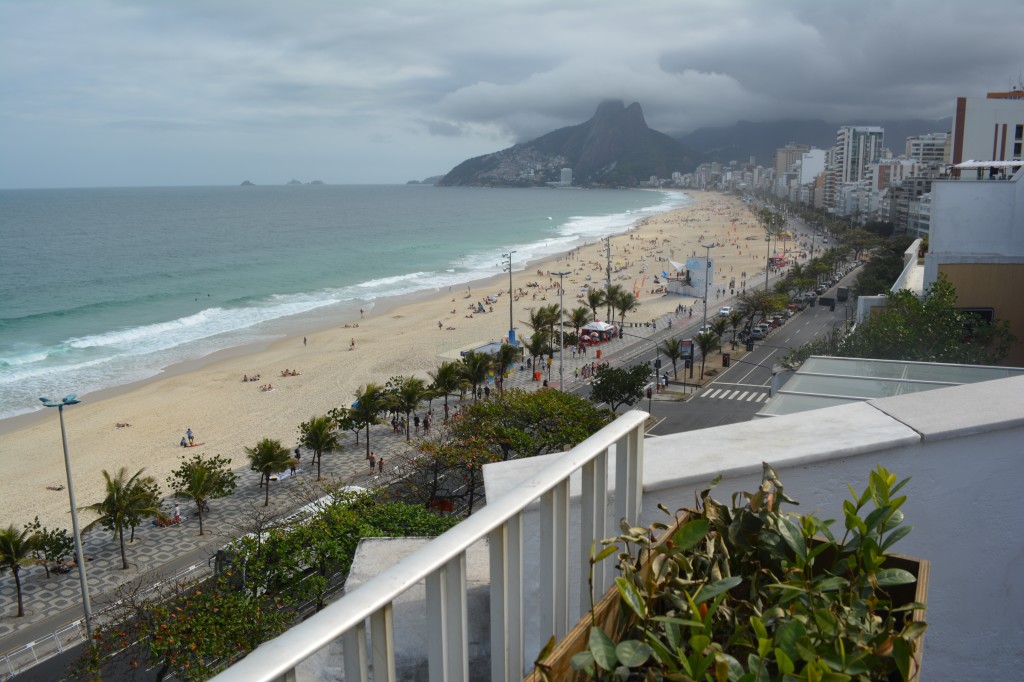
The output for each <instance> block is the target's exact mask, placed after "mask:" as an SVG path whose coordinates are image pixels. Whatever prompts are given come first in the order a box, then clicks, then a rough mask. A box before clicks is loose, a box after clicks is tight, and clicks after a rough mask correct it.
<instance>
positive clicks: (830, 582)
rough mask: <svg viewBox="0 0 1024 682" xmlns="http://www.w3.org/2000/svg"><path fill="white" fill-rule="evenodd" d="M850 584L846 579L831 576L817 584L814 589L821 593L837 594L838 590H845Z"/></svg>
mask: <svg viewBox="0 0 1024 682" xmlns="http://www.w3.org/2000/svg"><path fill="white" fill-rule="evenodd" d="M848 584H849V582H848V581H847V580H846V579H845V578H840V577H838V576H831V577H828V578H824V579H823V580H819V581H817V582H815V583H814V589H816V590H818V591H819V592H835V591H836V590H841V589H843V588H844V587H846V586H847V585H848Z"/></svg>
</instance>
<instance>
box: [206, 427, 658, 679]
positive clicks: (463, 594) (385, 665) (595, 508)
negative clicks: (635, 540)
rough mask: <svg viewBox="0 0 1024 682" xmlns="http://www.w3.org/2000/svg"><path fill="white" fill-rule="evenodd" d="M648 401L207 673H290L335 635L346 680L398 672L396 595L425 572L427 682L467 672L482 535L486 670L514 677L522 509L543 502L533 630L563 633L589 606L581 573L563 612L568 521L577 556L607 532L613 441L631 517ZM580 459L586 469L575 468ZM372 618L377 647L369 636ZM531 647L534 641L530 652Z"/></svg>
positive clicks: (619, 489) (518, 667)
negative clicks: (576, 499) (472, 569)
mask: <svg viewBox="0 0 1024 682" xmlns="http://www.w3.org/2000/svg"><path fill="white" fill-rule="evenodd" d="M647 416H648V415H647V413H646V412H640V411H631V412H627V413H626V414H624V415H622V416H620V417H619V418H618V419H616V420H615V421H614V422H612V423H611V424H609V425H608V426H606V427H605V428H603V429H601V430H600V431H598V432H597V433H596V434H594V435H593V436H591V437H590V438H588V439H587V440H585V441H583V442H582V443H580V444H579V445H577V446H576V447H575V448H573V449H572V450H570V451H569V452H566V453H565V454H564V455H562V456H560V457H558V458H557V459H556V460H555V461H553V462H552V463H551V464H549V465H548V466H547V467H545V468H544V469H543V470H541V471H540V472H538V473H537V474H536V475H533V476H531V477H529V479H528V480H526V481H524V482H523V483H521V484H519V485H518V486H516V487H515V488H513V489H511V490H509V491H508V493H506V494H505V495H502V496H501V497H499V498H498V499H490V498H489V499H488V502H487V506H486V507H485V508H484V509H482V510H481V511H479V512H477V513H475V514H473V515H472V516H471V517H469V518H468V519H466V520H465V521H463V522H461V523H459V524H458V525H457V526H455V527H454V528H452V529H450V530H449V531H447V532H446V533H444V534H443V535H441V536H439V537H438V538H436V539H434V540H432V541H431V542H429V543H427V544H426V545H424V546H423V547H421V548H420V549H419V550H417V551H416V552H414V553H413V554H411V555H409V556H408V557H406V558H405V559H403V560H402V561H400V562H398V563H396V564H394V565H393V566H391V567H390V568H388V569H386V570H385V571H382V572H381V573H379V574H378V575H377V576H375V577H374V578H372V579H370V580H369V581H367V582H366V583H364V584H363V585H362V586H360V587H359V588H358V589H356V590H353V591H352V592H351V593H349V594H347V595H345V596H344V597H342V598H341V599H339V600H338V601H336V602H334V603H332V604H330V605H329V606H327V607H326V608H325V609H324V610H323V611H320V612H319V613H317V614H316V615H314V616H312V617H311V618H309V619H308V620H306V621H304V622H302V623H299V624H297V625H295V626H294V627H293V628H291V629H290V630H288V631H287V632H285V633H284V634H282V635H280V636H278V637H276V638H275V639H272V640H270V641H269V642H265V643H264V644H262V645H260V646H259V647H258V648H257V649H256V650H255V651H253V652H252V653H250V654H249V655H248V656H247V657H246V658H244V659H242V660H241V661H239V662H238V663H236V664H235V665H233V666H232V667H230V668H228V669H227V670H225V671H224V672H222V673H221V674H220V675H218V676H217V677H215V678H214V679H215V680H216V681H217V682H252V681H254V680H265V681H267V682H270V681H274V680H282V681H291V680H295V679H296V672H295V668H296V666H297V665H298V664H299V663H301V662H302V661H304V660H305V659H307V658H309V657H310V656H311V655H313V654H314V653H316V652H317V651H319V650H320V649H321V648H323V647H324V646H326V645H327V644H330V643H331V642H333V641H335V640H337V639H339V638H341V640H342V644H343V646H344V661H345V679H346V680H350V681H352V680H362V681H365V680H368V679H369V675H370V670H371V669H372V670H373V680H374V682H390V681H391V680H394V679H396V674H395V647H396V643H395V640H394V632H393V617H394V616H393V609H392V605H393V603H394V601H395V600H396V599H397V598H398V597H399V596H400V595H402V594H403V593H404V592H406V591H407V590H409V589H410V588H412V587H414V586H415V585H417V584H418V583H420V582H421V581H424V580H425V581H426V610H427V628H428V642H427V652H428V653H427V656H428V670H429V674H430V680H431V681H432V682H440V681H442V680H444V681H449V680H450V681H464V680H468V679H469V649H468V637H467V636H466V633H467V629H468V627H467V626H468V619H467V608H466V603H467V588H466V551H467V550H468V548H469V547H470V546H472V545H473V544H475V543H476V542H477V541H479V540H481V539H483V538H487V539H488V543H489V548H490V643H491V651H490V660H491V679H492V680H495V681H496V682H497V681H500V680H521V679H522V678H523V672H524V670H523V667H524V664H523V661H524V656H525V647H524V621H525V617H524V609H523V593H524V580H525V579H526V577H525V576H524V571H523V545H524V541H525V538H524V532H523V525H524V523H523V514H524V510H526V508H527V507H529V506H530V505H531V504H533V503H534V502H535V501H537V500H538V499H539V501H540V514H539V517H540V533H539V534H538V535H539V538H538V539H539V542H540V553H539V556H540V566H539V574H538V576H537V579H538V580H539V585H538V586H539V589H540V595H541V598H540V602H539V616H540V626H539V635H540V641H541V642H542V643H543V642H546V641H547V640H548V639H549V638H550V637H551V636H552V635H554V636H556V637H562V636H563V635H564V634H565V633H566V632H567V630H568V629H569V627H571V624H572V623H573V622H575V621H577V620H579V619H580V618H581V617H582V616H583V614H584V612H585V611H586V610H587V609H588V608H589V604H590V596H589V591H588V587H587V581H586V580H582V581H581V586H580V598H579V607H578V613H573V614H570V606H569V605H570V595H569V583H570V581H569V569H568V567H569V556H570V552H572V551H573V549H572V548H571V547H570V544H569V537H570V535H571V533H570V530H571V529H572V527H571V525H570V524H571V523H573V522H578V526H577V527H578V529H579V533H578V535H579V547H577V548H576V550H575V551H577V552H578V553H579V554H578V556H579V558H580V560H581V561H582V564H581V565H582V566H584V567H585V566H587V565H588V563H589V559H590V551H591V543H592V541H593V540H594V539H598V540H599V539H602V538H604V537H607V532H608V518H607V517H608V514H607V509H608V501H609V488H608V481H607V472H608V465H609V461H610V460H609V457H610V456H611V455H610V452H609V451H610V449H611V448H612V447H614V448H615V486H614V491H615V494H614V503H615V507H614V512H615V518H616V519H622V518H625V519H627V520H628V521H629V522H630V523H631V524H634V525H635V524H636V522H637V521H638V520H639V517H640V503H641V497H642V481H643V472H642V466H643V436H644V423H645V421H646V419H647ZM581 470H582V471H581ZM577 471H581V473H582V477H581V478H582V492H581V498H580V499H581V512H580V514H579V518H578V519H572V518H571V515H570V513H569V478H570V476H571V475H572V474H574V473H575V472H577ZM606 563H607V560H606V561H605V562H601V564H599V565H597V566H595V568H594V571H595V573H594V585H595V589H597V590H599V591H600V592H603V591H605V590H606V589H607V588H608V587H609V586H610V584H611V580H612V576H611V571H610V570H608V569H607V566H606V565H604V564H606ZM367 620H369V633H370V641H371V642H372V648H368V647H367V639H366V636H367ZM531 653H533V652H531Z"/></svg>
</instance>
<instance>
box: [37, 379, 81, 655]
mask: <svg viewBox="0 0 1024 682" xmlns="http://www.w3.org/2000/svg"><path fill="white" fill-rule="evenodd" d="M39 400H40V401H41V402H42V403H43V405H46V406H47V407H56V408H57V413H58V414H60V437H61V441H63V443H64V469H65V471H66V472H67V475H68V498H70V501H71V530H72V531H73V533H74V534H73V537H74V540H75V560H76V561H77V562H78V579H79V581H80V582H81V583H82V609H83V610H84V611H85V631H86V634H88V639H89V641H92V605H91V604H90V603H89V583H88V582H86V579H85V556H84V554H83V553H82V537H81V535H79V532H78V507H77V506H76V505H75V486H74V483H73V482H72V479H71V458H70V457H68V434H67V431H65V430H64V406H65V405H77V404H78V403H80V402H81V401H80V400H78V395H77V394H75V393H72V394H71V395H69V396H67V397H66V398H64V399H63V400H61V401H60V402H59V403H58V402H56V401H54V400H50V399H49V398H47V397H45V396H43V397H42V398H40V399H39Z"/></svg>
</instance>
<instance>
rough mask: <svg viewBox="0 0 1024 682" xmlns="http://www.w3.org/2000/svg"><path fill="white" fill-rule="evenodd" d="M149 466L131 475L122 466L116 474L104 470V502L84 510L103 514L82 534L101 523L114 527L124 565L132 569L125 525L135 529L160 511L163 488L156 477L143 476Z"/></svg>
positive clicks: (125, 567) (124, 567) (109, 528)
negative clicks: (125, 547) (126, 549)
mask: <svg viewBox="0 0 1024 682" xmlns="http://www.w3.org/2000/svg"><path fill="white" fill-rule="evenodd" d="M143 471H145V469H139V470H138V471H136V472H135V474H134V475H133V476H131V477H130V478H129V477H128V469H127V468H126V467H121V468H120V469H119V470H118V471H117V473H116V474H115V475H114V476H111V475H110V473H109V472H108V471H106V470H105V469H104V470H103V478H104V481H105V487H106V492H107V495H106V497H104V498H103V500H102V501H100V502H96V503H95V504H90V505H88V506H86V507H82V509H87V510H89V511H94V512H96V513H97V514H99V515H100V517H99V518H98V519H96V520H95V521H93V522H92V523H90V524H89V525H87V526H86V527H85V528H83V529H82V533H85V531H87V530H89V529H90V528H92V527H93V526H95V525H97V524H99V525H102V526H103V527H104V528H106V529H108V530H113V531H114V533H115V534H116V535H117V538H118V541H119V543H120V545H121V568H122V569H124V570H127V569H128V555H127V554H126V553H125V549H124V527H125V525H129V526H131V527H132V529H134V528H135V526H137V525H138V524H139V522H141V521H142V519H145V518H148V517H150V516H156V515H157V514H158V513H159V512H160V506H159V505H160V497H159V488H157V485H156V480H155V479H154V478H153V477H152V476H143V475H142V472H143Z"/></svg>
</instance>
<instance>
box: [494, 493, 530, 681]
mask: <svg viewBox="0 0 1024 682" xmlns="http://www.w3.org/2000/svg"><path fill="white" fill-rule="evenodd" d="M488 545H489V547H490V563H491V571H490V573H491V680H493V681H494V682H502V681H504V680H521V679H522V678H523V596H522V595H523V534H522V513H519V514H516V515H515V516H512V517H511V518H509V519H508V521H506V522H505V523H504V524H502V525H501V526H499V527H498V528H495V529H494V530H493V531H491V533H490V534H489V536H488Z"/></svg>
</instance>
